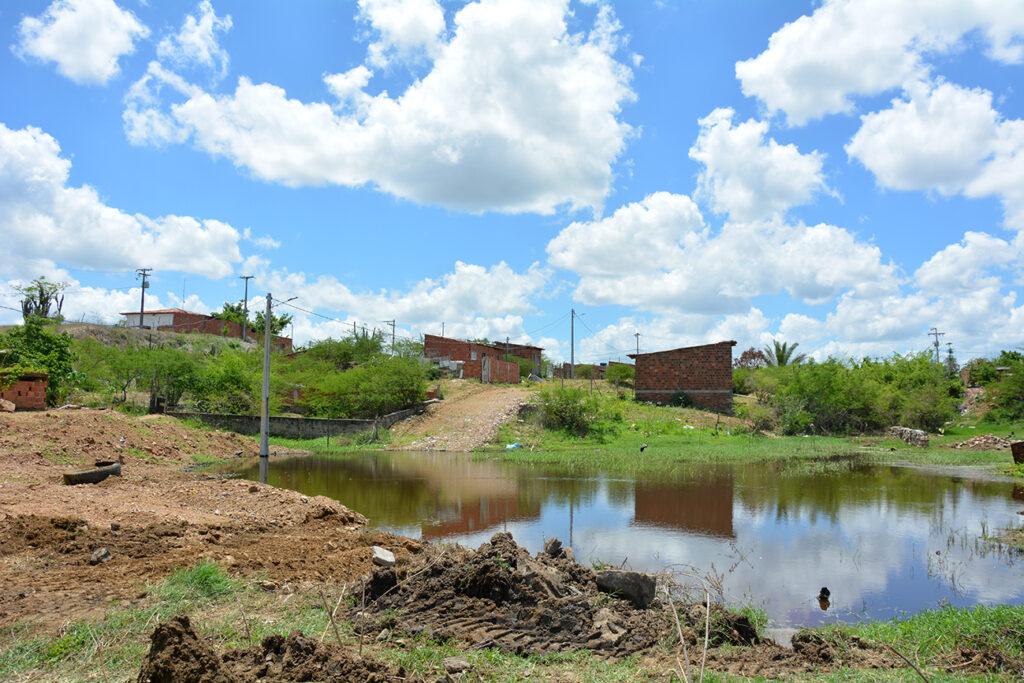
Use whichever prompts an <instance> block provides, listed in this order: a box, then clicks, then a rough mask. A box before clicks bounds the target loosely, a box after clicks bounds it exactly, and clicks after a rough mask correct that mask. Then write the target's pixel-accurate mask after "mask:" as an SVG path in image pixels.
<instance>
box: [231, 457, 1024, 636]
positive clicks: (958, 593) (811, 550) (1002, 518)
mask: <svg viewBox="0 0 1024 683" xmlns="http://www.w3.org/2000/svg"><path fill="white" fill-rule="evenodd" d="M241 473H242V475H243V476H245V477H246V478H249V479H253V480H258V478H259V471H258V466H257V465H256V464H255V463H253V464H252V465H251V466H250V467H248V468H246V469H244V470H243V471H242V472H241ZM268 477H269V483H270V484H273V485H275V486H278V487H282V488H289V489H294V490H297V491H301V492H303V493H305V494H307V495H311V496H312V495H318V494H319V495H326V496H329V497H331V498H335V499H336V500H338V501H340V502H341V503H343V504H344V505H346V506H348V507H350V508H352V509H354V510H358V511H360V512H361V513H363V514H364V515H366V516H367V517H368V518H369V519H370V520H371V526H372V527H375V528H377V529H379V530H382V531H390V532H394V533H398V534H402V535H405V536H410V537H413V538H419V539H425V540H432V541H444V542H455V543H460V544H462V545H465V546H470V547H476V546H477V545H479V544H481V543H484V542H486V541H487V540H489V539H490V537H491V536H492V535H493V534H494V533H495V532H497V531H508V532H510V533H511V534H512V535H513V537H514V538H515V540H516V542H517V543H519V544H520V545H522V546H523V547H525V548H526V549H528V550H529V551H530V552H533V553H536V552H538V551H540V550H541V549H542V547H543V544H544V541H545V539H548V538H552V537H557V538H559V539H560V540H562V542H563V543H564V544H565V545H566V546H570V547H571V548H572V549H573V550H574V552H575V553H576V557H577V559H578V560H579V561H580V562H581V563H583V564H591V563H599V562H600V563H608V564H612V565H616V566H618V565H620V564H625V566H627V567H630V568H633V569H637V570H641V571H649V572H659V571H662V570H663V569H665V568H671V567H673V566H676V565H682V564H685V565H692V566H695V567H697V568H698V569H700V570H701V571H704V572H713V573H717V574H718V575H720V576H721V580H722V585H723V587H724V592H725V598H726V600H727V601H728V602H731V603H734V604H743V603H747V604H754V605H759V606H761V607H763V608H764V609H765V610H766V611H767V613H768V616H769V619H770V625H769V626H770V632H771V634H772V635H774V636H775V637H776V638H779V639H782V640H788V636H789V635H791V634H792V633H793V632H794V631H795V630H796V629H798V628H800V627H805V626H817V625H821V624H826V623H833V622H837V621H839V622H856V621H858V620H863V619H888V618H891V617H894V616H902V615H908V614H913V613H916V612H918V611H920V610H923V609H928V608H934V607H938V606H942V605H946V604H949V605H953V606H971V605H976V604H994V603H1011V604H1022V603H1024V581H1022V579H1024V562H1022V561H1021V558H1020V557H1019V556H1018V555H1016V554H1014V553H1012V552H1010V551H1008V550H1006V549H1005V548H1001V547H999V546H998V545H995V544H992V543H987V542H985V541H983V540H982V538H981V537H982V536H984V535H986V534H989V533H993V532H995V531H996V530H998V529H1000V528H1003V527H1007V526H1017V525H1020V524H1021V523H1024V516H1022V515H1018V511H1024V488H1022V487H1020V486H1019V485H1017V486H1015V485H1014V484H1013V483H1012V482H1007V481H1001V480H999V479H998V478H993V477H992V476H991V475H986V474H985V473H982V472H977V471H970V470H959V469H958V470H952V469H946V470H936V469H932V470H929V469H921V468H913V467H905V466H879V465H863V464H858V463H856V461H836V462H830V463H818V464H811V465H808V464H803V465H799V466H787V465H781V464H770V463H769V464H764V463H759V464H741V465H724V466H723V465H710V464H695V465H691V466H688V467H687V468H685V470H684V471H682V472H679V473H676V474H674V475H673V476H659V477H655V478H643V477H635V478H634V477H624V476H609V475H606V474H601V473H593V474H580V473H579V472H570V471H569V470H568V469H566V468H561V467H558V466H549V465H544V466H537V465H532V466H531V465H514V464H508V463H496V462H488V461H480V460H474V459H473V458H472V457H471V456H467V455H463V454H444V453H410V452H382V453H358V454H345V455H344V456H313V457H302V458H293V459H282V460H274V461H272V462H271V463H270V466H269V473H268ZM823 586H827V587H828V588H829V591H830V594H831V595H830V596H829V603H828V608H827V609H826V610H823V609H822V604H823V603H821V602H819V600H818V599H817V596H818V593H819V589H820V588H821V587H823Z"/></svg>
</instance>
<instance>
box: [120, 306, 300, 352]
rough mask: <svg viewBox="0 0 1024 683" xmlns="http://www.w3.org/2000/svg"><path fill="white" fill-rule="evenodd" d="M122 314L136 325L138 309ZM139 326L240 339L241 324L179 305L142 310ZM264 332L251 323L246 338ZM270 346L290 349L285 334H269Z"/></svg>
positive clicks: (128, 321) (283, 349)
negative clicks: (179, 306) (182, 307)
mask: <svg viewBox="0 0 1024 683" xmlns="http://www.w3.org/2000/svg"><path fill="white" fill-rule="evenodd" d="M121 315H123V316H124V317H125V323H124V324H125V327H132V328H138V327H140V325H139V312H138V311H128V312H123V313H121ZM141 327H142V329H149V330H160V331H162V332H177V333H181V334H184V333H187V332H198V333H200V334H215V335H218V336H220V337H234V338H236V339H241V338H242V324H241V323H237V322H235V321H234V320H221V319H220V318H215V317H214V316H212V315H206V314H204V313H195V312H193V311H185V310H182V309H180V308H164V309H159V310H155V311H145V312H144V313H143V314H142V325H141ZM262 336H263V335H260V334H257V333H256V331H255V330H254V329H253V328H252V327H251V326H250V327H247V328H246V338H247V339H252V340H253V341H257V340H259V339H260V338H262ZM270 343H271V345H272V346H273V347H274V348H275V349H277V350H278V351H284V352H285V353H289V352H291V350H292V340H291V339H289V338H288V337H272V338H271V340H270Z"/></svg>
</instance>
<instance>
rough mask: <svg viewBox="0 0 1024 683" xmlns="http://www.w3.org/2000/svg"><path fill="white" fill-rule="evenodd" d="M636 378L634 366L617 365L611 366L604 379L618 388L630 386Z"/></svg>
mask: <svg viewBox="0 0 1024 683" xmlns="http://www.w3.org/2000/svg"><path fill="white" fill-rule="evenodd" d="M635 377H636V368H635V367H634V366H632V365H626V364H620V363H616V364H615V365H609V366H608V371H607V372H605V374H604V378H605V379H606V380H607V381H608V382H610V383H611V384H614V385H615V386H617V387H624V386H628V385H629V383H630V380H632V379H633V378H635Z"/></svg>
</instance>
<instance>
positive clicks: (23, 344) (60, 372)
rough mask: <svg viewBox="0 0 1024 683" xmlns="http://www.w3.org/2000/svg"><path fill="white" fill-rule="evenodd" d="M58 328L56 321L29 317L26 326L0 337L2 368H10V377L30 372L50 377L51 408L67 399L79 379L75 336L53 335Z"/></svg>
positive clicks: (47, 388)
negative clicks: (70, 386)
mask: <svg viewBox="0 0 1024 683" xmlns="http://www.w3.org/2000/svg"><path fill="white" fill-rule="evenodd" d="M55 325H56V322H55V321H54V320H50V319H47V318H42V317H37V316H29V317H27V318H25V324H23V325H20V326H18V327H12V328H11V329H9V330H7V332H5V333H3V334H0V367H5V368H8V369H9V372H8V374H9V375H14V374H17V373H19V372H30V371H42V372H45V373H46V374H47V375H49V379H48V380H47V384H46V402H47V403H48V404H49V405H54V404H55V403H57V402H59V401H61V400H63V399H64V397H65V396H66V395H67V392H68V389H69V384H70V383H71V381H72V380H73V379H74V377H75V369H74V362H75V354H74V353H73V352H72V350H71V342H72V339H71V335H70V334H67V333H66V332H61V333H55V332H53V331H52V330H51V329H50V328H52V327H54V326H55Z"/></svg>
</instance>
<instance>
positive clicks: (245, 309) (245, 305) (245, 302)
mask: <svg viewBox="0 0 1024 683" xmlns="http://www.w3.org/2000/svg"><path fill="white" fill-rule="evenodd" d="M253 277H254V276H253V275H239V276H238V279H239V280H245V295H244V296H243V297H242V341H245V334H246V328H247V327H249V280H251V279H253Z"/></svg>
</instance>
